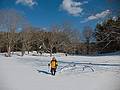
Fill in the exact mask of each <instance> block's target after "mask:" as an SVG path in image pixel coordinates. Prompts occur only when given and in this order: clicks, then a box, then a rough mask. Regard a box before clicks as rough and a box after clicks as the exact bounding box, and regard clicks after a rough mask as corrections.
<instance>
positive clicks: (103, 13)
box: [81, 10, 110, 23]
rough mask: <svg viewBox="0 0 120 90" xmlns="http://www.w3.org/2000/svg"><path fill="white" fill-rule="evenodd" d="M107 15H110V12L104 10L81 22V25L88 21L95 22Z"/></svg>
mask: <svg viewBox="0 0 120 90" xmlns="http://www.w3.org/2000/svg"><path fill="white" fill-rule="evenodd" d="M109 14H110V10H105V11H103V12H101V13H97V14H95V15H91V16H89V17H88V18H86V19H85V20H84V21H81V23H84V22H87V21H90V20H96V19H100V18H104V17H106V16H107V15H109Z"/></svg>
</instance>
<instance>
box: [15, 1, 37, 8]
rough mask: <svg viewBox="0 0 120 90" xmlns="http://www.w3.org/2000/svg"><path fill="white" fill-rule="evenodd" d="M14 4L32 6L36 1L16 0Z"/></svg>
mask: <svg viewBox="0 0 120 90" xmlns="http://www.w3.org/2000/svg"><path fill="white" fill-rule="evenodd" d="M16 4H23V5H26V6H29V7H32V6H34V5H37V2H36V1H35V0H16Z"/></svg>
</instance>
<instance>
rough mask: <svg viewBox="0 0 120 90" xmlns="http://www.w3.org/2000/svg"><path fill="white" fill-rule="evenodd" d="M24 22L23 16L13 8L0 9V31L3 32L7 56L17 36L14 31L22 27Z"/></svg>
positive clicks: (9, 54)
mask: <svg viewBox="0 0 120 90" xmlns="http://www.w3.org/2000/svg"><path fill="white" fill-rule="evenodd" d="M23 22H24V18H23V16H21V14H20V13H19V12H17V11H16V10H13V9H2V10H0V31H3V32H4V40H5V42H4V43H5V45H6V48H7V53H8V56H11V50H12V49H13V47H14V44H15V42H16V38H17V36H16V35H15V33H16V32H17V30H18V29H19V28H22V24H23Z"/></svg>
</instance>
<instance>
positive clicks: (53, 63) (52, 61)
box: [50, 59, 58, 68]
mask: <svg viewBox="0 0 120 90" xmlns="http://www.w3.org/2000/svg"><path fill="white" fill-rule="evenodd" d="M57 66H58V62H57V60H56V59H55V60H54V59H53V60H51V62H50V67H51V68H57Z"/></svg>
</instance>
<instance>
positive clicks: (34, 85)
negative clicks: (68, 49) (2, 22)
mask: <svg viewBox="0 0 120 90" xmlns="http://www.w3.org/2000/svg"><path fill="white" fill-rule="evenodd" d="M54 56H55V57H56V59H57V60H58V64H59V65H58V68H57V73H56V75H55V76H52V75H51V74H50V70H49V67H48V63H49V62H50V59H51V57H49V55H48V54H43V55H41V56H40V55H38V56H37V55H36V56H32V54H30V55H25V56H23V57H21V56H17V55H13V56H12V57H5V56H3V55H2V54H1V55H0V90H120V55H113V56H112V55H111V56H107V55H106V56H64V55H63V54H56V55H54Z"/></svg>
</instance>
